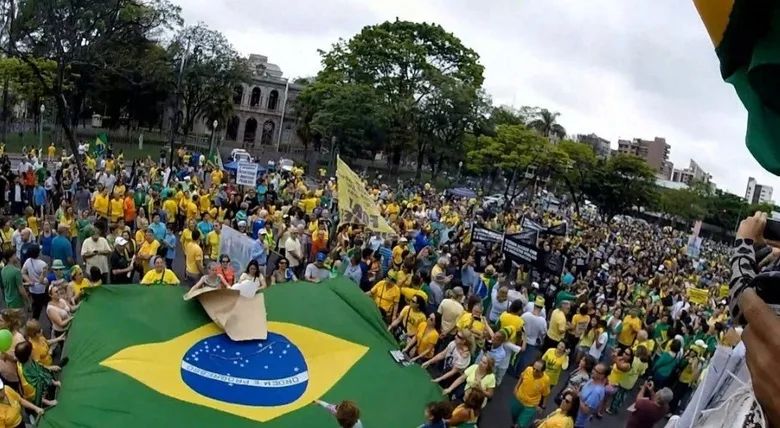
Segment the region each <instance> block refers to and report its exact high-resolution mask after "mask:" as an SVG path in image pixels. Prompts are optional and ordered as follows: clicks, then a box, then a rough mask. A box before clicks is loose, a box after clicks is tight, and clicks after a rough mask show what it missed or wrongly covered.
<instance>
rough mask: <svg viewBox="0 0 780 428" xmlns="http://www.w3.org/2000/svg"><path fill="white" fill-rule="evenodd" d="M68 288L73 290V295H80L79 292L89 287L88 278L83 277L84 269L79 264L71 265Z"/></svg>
mask: <svg viewBox="0 0 780 428" xmlns="http://www.w3.org/2000/svg"><path fill="white" fill-rule="evenodd" d="M69 286H70V288H71V289H72V290H73V295H74V296H81V292H82V291H83V290H84V289H85V288H88V287H89V280H87V278H85V277H84V271H82V270H81V267H80V266H78V265H77V266H73V268H72V269H71V270H70V284H69Z"/></svg>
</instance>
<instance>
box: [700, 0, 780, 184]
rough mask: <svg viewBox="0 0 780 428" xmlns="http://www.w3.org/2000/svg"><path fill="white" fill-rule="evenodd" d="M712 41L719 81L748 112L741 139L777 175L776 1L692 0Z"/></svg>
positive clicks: (779, 57) (779, 82)
mask: <svg viewBox="0 0 780 428" xmlns="http://www.w3.org/2000/svg"><path fill="white" fill-rule="evenodd" d="M693 3H694V4H695V5H696V9H697V10H698V12H699V16H701V19H702V21H703V22H704V26H705V27H706V28H707V32H708V33H709V35H710V38H711V39H712V42H713V44H714V45H715V52H716V54H717V55H718V59H719V60H720V73H721V76H722V77H723V80H725V81H726V82H728V83H730V84H731V85H733V86H734V88H735V89H736V91H737V95H738V96H739V98H740V100H741V101H742V104H743V105H744V106H745V108H746V109H747V111H748V124H747V134H746V136H745V141H746V143H747V147H748V150H750V153H751V154H752V155H753V157H754V158H755V159H756V160H757V161H758V163H759V164H761V166H763V167H764V168H766V169H767V170H768V171H769V172H772V173H773V174H777V175H780V2H778V1H776V0H693Z"/></svg>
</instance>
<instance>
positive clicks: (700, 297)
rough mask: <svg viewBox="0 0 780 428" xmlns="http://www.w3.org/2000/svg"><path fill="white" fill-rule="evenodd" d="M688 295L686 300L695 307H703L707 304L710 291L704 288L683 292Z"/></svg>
mask: <svg viewBox="0 0 780 428" xmlns="http://www.w3.org/2000/svg"><path fill="white" fill-rule="evenodd" d="M685 293H686V294H687V295H688V300H689V301H690V302H691V303H694V304H696V305H703V304H705V303H707V300H709V298H710V291H709V290H707V289H706V288H693V287H691V288H689V289H687V290H685Z"/></svg>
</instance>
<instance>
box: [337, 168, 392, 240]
mask: <svg viewBox="0 0 780 428" xmlns="http://www.w3.org/2000/svg"><path fill="white" fill-rule="evenodd" d="M336 162H337V164H336V178H337V179H338V186H339V187H338V188H339V191H338V196H339V217H340V218H341V223H340V224H357V225H360V226H363V227H365V228H366V229H369V230H372V231H377V232H379V233H380V234H383V235H395V234H396V233H395V231H394V230H393V228H392V227H390V225H389V224H387V221H386V220H385V219H384V217H382V215H381V213H380V212H379V206H378V205H377V204H376V202H375V201H374V200H373V199H371V196H370V195H369V194H368V190H366V186H365V185H363V180H362V179H361V178H360V176H359V175H357V174H355V173H354V172H353V171H352V169H350V168H349V166H348V165H347V164H346V163H345V162H344V161H342V160H341V158H340V157H339V158H337V160H336Z"/></svg>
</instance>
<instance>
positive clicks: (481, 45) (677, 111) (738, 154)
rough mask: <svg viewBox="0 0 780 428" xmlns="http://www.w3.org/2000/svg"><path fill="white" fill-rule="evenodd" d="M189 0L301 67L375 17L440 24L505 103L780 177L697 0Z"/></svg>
mask: <svg viewBox="0 0 780 428" xmlns="http://www.w3.org/2000/svg"><path fill="white" fill-rule="evenodd" d="M177 1H178V2H179V4H180V5H181V6H182V8H183V15H184V18H185V19H186V20H187V21H188V22H192V23H194V22H197V21H204V22H206V23H207V24H209V26H211V27H213V28H215V29H218V30H220V31H223V32H224V33H225V34H226V35H227V36H228V38H229V39H230V40H231V42H232V43H233V44H234V45H235V46H236V48H237V49H238V50H239V51H240V52H242V53H243V54H249V53H259V54H263V55H267V56H268V57H269V60H270V61H271V62H274V63H277V64H279V66H280V67H281V68H282V70H283V71H284V72H285V74H286V75H287V76H292V77H294V76H307V75H313V74H316V72H317V71H318V70H319V68H320V58H319V55H318V54H317V49H327V48H328V47H329V46H330V45H331V44H332V43H334V42H335V41H337V40H338V39H339V38H349V37H351V36H353V35H354V34H355V33H357V32H359V31H360V29H361V28H362V27H364V26H366V25H371V24H376V23H379V22H383V21H386V20H393V19H395V18H396V17H398V18H400V19H407V20H413V21H426V22H436V23H438V24H441V25H442V26H443V27H444V28H445V29H446V30H447V31H450V32H452V33H454V34H455V35H456V36H458V37H459V38H460V39H461V40H462V41H463V43H464V44H465V45H466V46H469V47H471V48H472V49H474V50H476V51H477V52H478V53H479V54H480V56H481V62H482V64H483V65H484V66H485V88H486V89H487V90H488V92H489V93H490V94H491V96H492V97H493V99H494V102H495V103H496V104H514V105H516V106H521V105H534V106H543V107H547V108H549V109H551V110H555V111H558V112H560V113H561V116H560V118H559V121H560V123H561V124H562V125H564V126H565V127H566V129H567V130H568V131H569V133H572V134H574V133H591V132H595V133H597V134H599V135H601V136H603V137H605V138H608V139H610V140H611V141H613V145H615V146H616V145H617V139H618V138H633V137H640V138H653V137H656V136H659V137H665V138H666V139H667V142H669V144H671V146H672V150H671V160H672V161H673V162H674V163H675V165H676V166H677V167H685V166H687V165H688V160H689V159H690V158H693V159H695V160H696V161H697V163H699V165H701V166H702V167H703V168H704V169H705V170H707V171H708V172H710V173H711V174H713V176H714V181H715V182H716V183H717V184H718V185H719V186H720V187H722V188H725V189H726V190H729V191H731V192H733V193H736V194H743V193H744V188H745V183H746V181H747V177H748V176H753V177H756V178H757V179H758V181H759V182H760V183H762V184H767V185H773V182H774V181H776V179H775V177H774V176H772V175H771V174H769V173H767V172H766V171H764V170H763V169H761V167H760V166H758V163H757V162H756V161H755V160H754V159H753V158H752V156H751V155H750V154H749V152H748V150H747V148H746V147H745V144H744V135H745V125H746V113H745V111H744V109H743V108H742V106H741V104H740V103H739V100H738V99H737V97H736V95H735V93H734V91H733V89H732V88H731V87H730V86H729V85H727V84H726V83H724V82H723V81H722V80H721V78H720V75H719V68H718V62H717V58H716V57H715V54H714V52H713V49H712V44H711V42H710V40H709V38H708V36H707V33H706V31H705V30H704V27H703V25H702V24H701V21H700V19H699V17H698V15H697V13H696V11H695V9H694V6H693V3H692V2H690V1H680V0H655V1H652V2H651V1H641V2H615V1H614V0H590V1H587V2H574V1H570V0H547V1H520V2H518V1H516V0H494V1H492V2H490V5H489V7H486V6H485V4H483V3H479V2H474V1H471V0H428V1H425V2H420V1H415V0H396V1H392V2H387V1H380V0H334V1H331V0H329V1H325V2H322V1H313V0H290V1H287V2H275V3H270V2H262V3H257V2H252V1H249V0H212V1H210V2H206V1H205V0H186V1H185V0H177Z"/></svg>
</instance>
